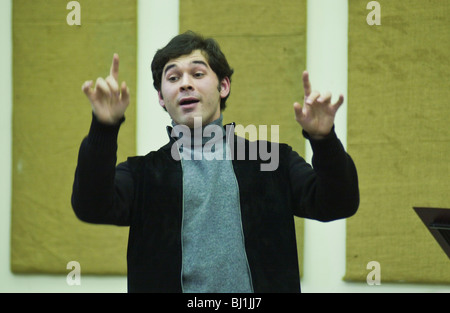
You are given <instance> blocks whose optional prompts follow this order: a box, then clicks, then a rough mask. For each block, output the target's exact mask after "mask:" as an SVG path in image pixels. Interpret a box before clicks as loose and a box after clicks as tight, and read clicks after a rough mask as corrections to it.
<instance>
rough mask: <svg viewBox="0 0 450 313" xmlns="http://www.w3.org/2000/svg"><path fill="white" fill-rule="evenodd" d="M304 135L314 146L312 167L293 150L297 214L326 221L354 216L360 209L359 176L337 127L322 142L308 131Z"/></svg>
mask: <svg viewBox="0 0 450 313" xmlns="http://www.w3.org/2000/svg"><path fill="white" fill-rule="evenodd" d="M303 135H304V136H305V138H307V139H308V140H309V141H310V143H311V148H312V151H313V157H312V166H310V165H309V164H307V163H306V162H305V160H304V159H302V158H301V157H300V156H299V155H298V154H297V153H296V152H295V151H292V150H291V151H290V156H289V165H290V180H291V186H292V194H293V201H294V203H295V211H294V214H295V215H296V216H299V217H304V218H310V219H315V220H319V221H324V222H327V221H332V220H337V219H341V218H346V217H350V216H352V215H353V214H355V213H356V211H357V209H358V206H359V187H358V175H357V172H356V167H355V164H354V162H353V160H352V158H351V157H350V155H348V154H347V153H346V152H345V149H344V147H343V146H342V143H341V141H340V140H339V139H338V138H337V136H336V133H335V131H334V127H333V129H332V131H331V133H330V134H329V135H328V136H327V137H326V138H324V139H322V140H312V139H310V138H309V136H308V134H307V133H306V132H303Z"/></svg>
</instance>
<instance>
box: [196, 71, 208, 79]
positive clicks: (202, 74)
mask: <svg viewBox="0 0 450 313" xmlns="http://www.w3.org/2000/svg"><path fill="white" fill-rule="evenodd" d="M203 76H205V73H203V72H196V73H195V74H194V77H195V78H201V77H203Z"/></svg>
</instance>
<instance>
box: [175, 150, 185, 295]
mask: <svg viewBox="0 0 450 313" xmlns="http://www.w3.org/2000/svg"><path fill="white" fill-rule="evenodd" d="M175 143H176V144H177V148H178V149H177V151H178V154H179V156H180V165H181V233H180V243H181V272H180V284H181V293H184V284H183V264H184V262H183V251H184V248H183V238H184V236H183V225H184V190H183V187H184V171H183V159H182V155H181V153H180V146H178V143H177V142H175Z"/></svg>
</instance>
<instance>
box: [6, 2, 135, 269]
mask: <svg viewBox="0 0 450 313" xmlns="http://www.w3.org/2000/svg"><path fill="white" fill-rule="evenodd" d="M67 3H68V1H60V0H33V1H28V0H14V1H13V88H14V90H13V101H14V103H13V165H12V166H13V170H12V173H13V194H12V228H11V269H12V271H13V272H15V273H68V272H69V270H67V269H66V265H67V263H68V262H69V261H77V262H79V263H80V266H81V273H82V274H89V273H94V274H125V273H126V247H127V239H128V228H119V227H115V226H98V225H89V224H86V223H83V222H81V221H79V220H78V219H77V218H76V217H75V215H74V213H73V211H72V208H71V203H70V197H71V192H72V183H73V177H74V172H75V167H76V162H77V156H78V149H79V146H80V143H81V141H82V139H83V138H84V136H86V135H87V133H88V130H89V126H90V122H91V116H92V115H91V112H92V110H91V107H90V103H89V101H88V100H87V99H86V97H85V95H84V94H83V92H82V91H81V85H82V84H83V82H84V81H85V80H94V81H95V80H96V78H97V77H99V76H102V77H106V76H107V75H109V69H110V64H111V61H112V56H113V53H114V52H117V53H119V55H120V57H121V60H120V62H121V63H120V74H119V76H120V77H119V79H120V80H125V81H126V82H127V83H128V85H129V87H130V90H131V92H132V94H133V95H135V94H136V66H137V64H136V49H137V34H136V32H137V29H136V27H137V12H136V0H120V1H118V0H95V1H78V3H79V4H80V6H81V10H80V13H81V25H79V26H77V25H73V26H70V25H68V23H67V21H66V17H67V15H68V14H69V13H70V12H71V11H73V10H74V9H75V8H72V9H71V10H68V9H67V8H66V5H67ZM135 120H136V118H135V102H134V100H133V97H132V100H131V104H130V107H129V109H128V111H127V113H126V121H125V123H124V124H123V127H122V128H121V132H120V135H119V151H118V161H119V162H120V161H124V160H125V158H126V157H127V156H129V155H134V154H135V153H136V152H135V151H136V142H135V137H136V136H135Z"/></svg>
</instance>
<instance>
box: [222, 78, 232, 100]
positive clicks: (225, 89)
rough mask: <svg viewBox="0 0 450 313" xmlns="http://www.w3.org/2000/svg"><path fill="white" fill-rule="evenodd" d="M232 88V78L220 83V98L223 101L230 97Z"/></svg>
mask: <svg viewBox="0 0 450 313" xmlns="http://www.w3.org/2000/svg"><path fill="white" fill-rule="evenodd" d="M230 88H231V82H230V78H228V77H225V78H224V79H222V81H221V82H220V98H222V99H223V98H225V97H226V96H228V94H229V93H230Z"/></svg>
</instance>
